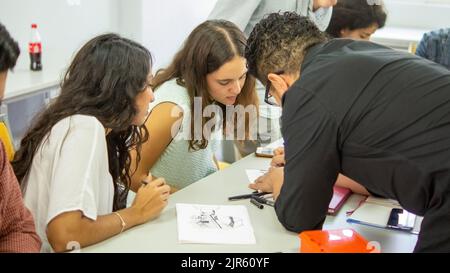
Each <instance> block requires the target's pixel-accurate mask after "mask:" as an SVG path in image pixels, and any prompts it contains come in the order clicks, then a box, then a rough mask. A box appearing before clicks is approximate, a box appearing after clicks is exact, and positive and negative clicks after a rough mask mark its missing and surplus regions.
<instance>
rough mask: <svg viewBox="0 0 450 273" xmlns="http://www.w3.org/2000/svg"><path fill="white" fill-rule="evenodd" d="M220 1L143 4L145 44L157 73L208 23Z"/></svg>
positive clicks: (151, 1)
mask: <svg viewBox="0 0 450 273" xmlns="http://www.w3.org/2000/svg"><path fill="white" fill-rule="evenodd" d="M216 1H217V0H143V1H142V19H143V20H142V42H143V44H144V45H145V46H146V47H148V48H149V49H150V51H151V52H152V54H153V56H154V59H155V65H154V68H155V69H158V68H161V67H164V66H166V65H167V64H168V63H169V62H170V61H171V59H172V57H173V55H174V54H175V53H176V52H177V51H178V49H179V48H180V46H181V45H182V43H183V41H184V40H185V39H186V38H187V36H188V35H189V33H190V32H191V31H192V30H193V29H194V28H195V27H196V26H197V25H199V24H200V23H202V22H203V21H205V20H206V18H207V17H208V15H209V13H210V11H211V10H212V9H213V7H214V5H215V3H216Z"/></svg>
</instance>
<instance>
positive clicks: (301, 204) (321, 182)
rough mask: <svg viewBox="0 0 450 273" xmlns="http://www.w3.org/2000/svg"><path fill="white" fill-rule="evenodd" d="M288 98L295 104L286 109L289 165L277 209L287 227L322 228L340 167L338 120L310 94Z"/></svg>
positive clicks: (295, 228)
mask: <svg viewBox="0 0 450 273" xmlns="http://www.w3.org/2000/svg"><path fill="white" fill-rule="evenodd" d="M294 91H297V90H294ZM294 91H289V92H294ZM298 92H300V91H298ZM301 92H303V90H302V91H301ZM305 93H306V92H305ZM287 100H290V102H289V103H288V104H289V105H290V106H293V107H291V109H292V110H288V111H290V113H286V112H285V111H284V110H283V111H284V112H283V117H282V122H283V123H282V130H283V138H284V141H285V158H286V165H285V167H284V182H283V186H282V188H281V192H280V195H279V197H278V198H277V200H276V203H275V210H276V213H277V216H278V219H279V221H280V222H281V224H283V226H284V227H285V228H286V229H288V230H291V231H294V232H302V231H304V230H315V229H321V228H322V225H323V222H324V221H325V217H326V214H327V211H328V205H329V203H330V201H331V198H332V196H333V185H334V183H335V181H336V178H337V176H338V174H339V170H340V156H339V151H338V148H337V147H338V144H337V132H338V129H337V124H336V122H335V120H334V118H333V117H332V116H330V114H329V113H328V112H327V110H326V109H325V108H324V107H323V106H322V105H321V104H320V103H318V102H317V100H316V99H315V98H314V97H313V96H312V95H310V94H305V95H303V96H301V97H300V98H296V97H294V96H292V97H291V98H288V97H286V99H285V101H287Z"/></svg>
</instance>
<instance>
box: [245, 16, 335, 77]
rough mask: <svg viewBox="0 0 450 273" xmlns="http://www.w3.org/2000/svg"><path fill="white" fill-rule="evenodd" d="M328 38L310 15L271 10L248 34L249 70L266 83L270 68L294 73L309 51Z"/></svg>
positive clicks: (271, 70) (247, 53) (274, 70)
mask: <svg viewBox="0 0 450 273" xmlns="http://www.w3.org/2000/svg"><path fill="white" fill-rule="evenodd" d="M325 41H327V37H326V35H325V34H324V33H323V32H321V31H320V30H319V29H318V28H317V26H316V25H315V24H314V23H313V22H312V21H311V20H310V19H308V18H307V17H304V16H300V15H298V14H297V13H295V12H284V13H271V14H269V15H268V16H266V17H265V18H263V19H262V20H261V21H260V22H259V23H258V24H256V26H255V28H254V29H253V31H252V32H251V33H250V36H249V38H248V41H247V49H246V51H245V57H246V58H247V62H248V67H249V73H250V74H252V75H254V76H255V77H256V78H258V80H260V81H261V82H262V83H263V84H264V85H266V84H267V75H268V74H269V73H271V72H272V73H275V72H277V71H284V72H285V73H295V72H296V71H298V70H299V69H300V65H301V63H302V62H303V58H304V57H305V54H306V51H307V50H308V49H309V48H310V47H312V46H314V45H316V44H319V43H322V42H325Z"/></svg>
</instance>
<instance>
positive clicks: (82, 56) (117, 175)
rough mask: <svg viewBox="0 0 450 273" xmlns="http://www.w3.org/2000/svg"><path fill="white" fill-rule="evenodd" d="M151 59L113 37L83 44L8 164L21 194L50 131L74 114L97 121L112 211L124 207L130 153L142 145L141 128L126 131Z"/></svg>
mask: <svg viewBox="0 0 450 273" xmlns="http://www.w3.org/2000/svg"><path fill="white" fill-rule="evenodd" d="M151 66H152V63H151V54H150V52H149V51H148V50H147V49H146V48H145V47H143V46H142V45H140V44H138V43H136V42H133V41H131V40H128V39H125V38H122V37H120V36H119V35H116V34H104V35H100V36H98V37H95V38H93V39H92V40H90V41H89V42H88V43H86V44H85V45H84V46H83V47H82V48H81V49H80V51H78V53H77V54H76V55H75V58H74V60H73V61H72V63H71V64H70V66H69V68H68V70H67V72H66V74H65V76H64V79H63V81H62V83H61V93H60V95H59V96H58V97H57V98H56V100H55V101H54V102H53V103H52V104H50V105H49V106H48V107H47V109H45V110H44V111H43V112H42V113H41V114H39V116H38V117H37V119H36V121H35V122H34V123H33V125H32V126H31V128H30V129H29V130H28V132H27V133H26V134H25V137H24V138H23V139H22V141H21V144H20V149H19V150H18V151H17V152H16V154H15V156H14V160H13V162H12V165H13V168H14V172H15V173H16V176H17V178H18V180H19V183H20V184H21V188H22V191H23V192H24V191H25V190H26V186H27V185H26V183H25V181H26V180H25V179H24V178H26V176H27V173H28V172H29V170H30V167H31V165H32V162H33V158H34V156H35V154H36V152H37V151H38V148H39V146H40V145H41V143H42V142H43V141H44V140H45V139H46V138H47V136H48V134H49V132H50V131H51V130H52V128H53V126H55V124H56V123H58V122H59V121H60V120H62V119H64V118H66V117H70V116H73V115H76V114H80V115H88V116H93V117H95V118H97V119H98V120H99V121H100V122H101V123H102V125H103V126H104V127H105V128H108V129H111V132H110V133H109V134H108V135H107V136H106V142H107V149H108V159H109V160H108V163H109V172H110V174H111V176H112V178H113V183H114V190H115V194H114V206H113V210H114V211H116V210H119V209H121V208H124V207H125V201H126V196H127V194H128V190H129V188H130V183H131V178H130V177H131V170H130V169H131V167H130V166H131V156H130V150H131V149H134V148H135V149H136V150H137V161H138V162H139V160H140V147H141V145H142V143H143V142H145V141H146V140H147V139H148V131H147V129H146V127H145V126H144V125H142V126H136V125H132V124H133V123H132V121H133V119H134V117H135V115H136V114H137V112H138V110H137V109H136V105H135V98H136V96H137V95H138V94H140V93H141V92H143V91H144V90H146V87H147V86H148V82H147V81H148V75H149V73H150V72H151Z"/></svg>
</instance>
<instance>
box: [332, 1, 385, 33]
mask: <svg viewBox="0 0 450 273" xmlns="http://www.w3.org/2000/svg"><path fill="white" fill-rule="evenodd" d="M386 18H387V14H386V12H385V10H384V5H383V4H381V5H369V4H368V3H367V0H339V1H338V2H337V4H336V6H334V7H333V14H332V16H331V21H330V24H329V25H328V28H327V30H326V32H327V33H328V34H329V35H330V36H332V37H334V38H339V37H341V30H344V29H348V30H355V29H360V28H367V27H370V26H372V25H373V24H376V25H377V28H382V27H384V25H385V23H386Z"/></svg>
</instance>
